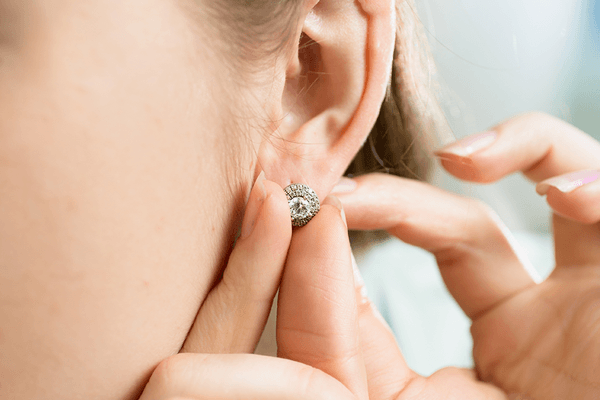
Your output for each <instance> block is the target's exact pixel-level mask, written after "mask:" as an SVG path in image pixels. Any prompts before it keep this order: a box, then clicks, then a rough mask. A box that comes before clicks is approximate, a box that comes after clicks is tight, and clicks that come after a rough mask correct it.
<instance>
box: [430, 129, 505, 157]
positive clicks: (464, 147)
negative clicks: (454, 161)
mask: <svg viewBox="0 0 600 400" xmlns="http://www.w3.org/2000/svg"><path fill="white" fill-rule="evenodd" d="M497 137H498V134H497V133H496V132H494V131H489V132H483V133H478V134H475V135H472V136H467V137H466V138H463V139H461V140H459V141H458V142H455V143H452V144H450V145H448V146H446V147H444V148H442V149H440V150H437V151H436V152H435V154H436V155H438V156H440V155H444V154H453V155H456V156H459V157H469V156H470V155H472V154H474V153H475V152H477V151H479V150H483V149H485V148H486V147H489V146H491V144H492V143H494V142H495V141H496V138H497Z"/></svg>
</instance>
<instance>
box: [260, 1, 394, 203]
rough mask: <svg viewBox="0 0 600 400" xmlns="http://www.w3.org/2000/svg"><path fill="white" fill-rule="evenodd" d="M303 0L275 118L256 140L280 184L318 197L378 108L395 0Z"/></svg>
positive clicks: (264, 163)
mask: <svg viewBox="0 0 600 400" xmlns="http://www.w3.org/2000/svg"><path fill="white" fill-rule="evenodd" d="M306 3H307V4H306V8H305V10H304V13H303V14H302V19H301V26H302V29H301V30H300V29H298V33H297V35H296V37H295V39H296V40H295V41H294V42H292V46H294V47H293V49H291V50H292V52H293V53H292V54H293V57H291V59H290V60H289V61H288V64H287V66H286V82H285V87H284V88H283V91H282V93H281V99H280V101H281V104H280V107H279V108H280V110H281V116H280V117H281V118H280V119H279V120H278V123H277V125H276V126H277V129H276V131H275V132H274V133H273V135H271V136H270V137H269V138H268V139H267V140H264V141H263V142H262V143H261V145H260V148H259V152H258V165H257V168H258V169H262V170H264V171H265V174H266V178H267V179H269V180H272V181H274V182H277V183H278V184H280V185H281V186H282V187H285V186H287V185H289V184H290V183H304V184H307V185H309V186H310V187H311V188H313V189H314V190H315V191H316V192H317V195H318V196H319V198H320V199H321V200H323V198H324V197H325V196H326V195H327V194H328V193H329V191H330V190H331V189H332V187H333V186H334V185H335V184H336V182H337V181H338V180H339V178H340V177H341V175H342V174H343V173H344V171H345V170H346V168H347V166H348V165H349V164H350V162H351V161H352V159H353V158H354V156H355V155H356V153H357V152H358V150H359V149H360V147H361V146H362V145H363V143H364V141H365V140H366V138H367V136H368V134H369V132H370V130H371V128H372V127H373V124H374V123H375V120H376V119H377V116H378V114H379V109H380V107H381V104H382V102H383V99H384V96H385V93H386V89H387V84H388V81H389V78H390V74H391V66H392V60H393V53H394V43H395V32H396V18H395V6H394V0H358V1H348V0H321V1H320V2H319V1H315V0H306ZM315 3H316V4H315ZM300 31H301V32H300ZM258 172H259V171H257V173H258Z"/></svg>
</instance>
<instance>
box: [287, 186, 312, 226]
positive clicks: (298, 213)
mask: <svg viewBox="0 0 600 400" xmlns="http://www.w3.org/2000/svg"><path fill="white" fill-rule="evenodd" d="M283 191H284V192H285V195H286V197H287V200H288V205H289V206H290V216H291V219H292V226H304V225H306V224H308V221H310V220H311V219H312V218H313V217H314V216H315V215H317V213H318V212H319V210H320V209H321V204H320V203H319V198H318V197H317V194H316V193H315V191H314V190H312V189H311V188H310V187H308V186H307V185H304V184H302V183H292V184H291V185H289V186H287V187H286V188H285V189H283Z"/></svg>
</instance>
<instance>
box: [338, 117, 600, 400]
mask: <svg viewBox="0 0 600 400" xmlns="http://www.w3.org/2000/svg"><path fill="white" fill-rule="evenodd" d="M494 132H496V134H497V138H496V137H495V135H494V134H492V133H488V134H484V135H481V136H478V137H476V138H479V139H480V140H479V141H476V140H475V139H474V138H467V139H464V140H463V141H460V142H458V143H456V144H455V145H452V146H450V147H447V148H445V149H442V150H441V151H439V152H438V156H439V157H440V158H441V159H442V165H443V166H444V167H445V168H446V170H448V171H449V172H450V173H451V174H453V175H455V176H456V177H459V178H462V179H465V180H469V181H473V182H481V183H485V182H492V181H495V180H497V179H500V178H502V177H503V176H505V175H507V174H510V173H512V172H515V171H519V170H520V171H522V172H523V173H524V174H525V176H527V177H528V178H529V179H531V180H533V181H534V182H539V183H538V185H537V191H538V193H540V194H545V195H546V196H547V201H548V204H549V205H550V207H551V208H552V209H553V211H554V216H553V222H554V239H555V256H556V269H555V270H554V272H553V273H552V274H551V276H550V277H549V278H548V279H547V280H545V281H544V282H542V283H540V284H536V282H535V281H534V279H533V278H532V277H531V275H530V274H529V273H528V272H527V271H526V263H524V262H523V260H522V259H521V258H520V257H519V256H518V255H517V254H516V253H515V252H514V250H513V248H512V246H511V244H510V238H509V236H508V235H507V234H506V228H505V227H504V226H503V225H502V224H501V222H500V221H499V220H498V218H497V217H496V215H495V214H494V213H493V212H492V211H490V209H489V208H488V207H486V206H485V205H482V204H481V203H479V202H477V201H474V200H470V199H465V198H461V197H459V196H456V195H453V194H449V193H446V192H444V191H442V190H439V189H436V188H434V187H431V186H429V185H426V184H424V183H420V182H415V181H411V180H406V179H400V178H394V177H391V176H384V175H378V174H375V175H370V176H364V177H361V178H358V179H356V181H357V183H358V187H357V189H356V190H354V191H353V192H351V193H346V194H339V197H340V199H341V200H342V202H343V203H344V207H345V210H346V213H347V215H348V225H349V227H350V228H351V229H387V230H388V231H389V232H390V233H391V234H393V235H395V236H397V237H398V238H400V239H401V240H403V241H405V242H407V243H410V244H413V245H416V246H420V247H422V248H424V249H426V250H429V251H430V252H432V253H433V254H434V255H435V257H436V259H437V262H438V265H439V267H440V271H441V274H442V276H443V278H444V281H445V283H446V285H447V287H448V289H449V290H450V292H451V293H452V295H453V296H454V298H455V299H456V300H457V302H458V303H459V305H460V306H461V307H462V309H463V310H464V311H465V313H466V314H467V315H468V316H469V317H470V318H471V319H472V321H473V324H472V329H471V331H472V335H473V340H474V359H475V368H476V373H477V376H478V377H479V378H480V379H482V380H483V381H485V382H491V383H493V384H495V385H496V386H498V387H499V388H501V389H503V390H504V391H505V392H506V393H509V394H511V395H514V396H516V397H511V398H516V399H531V400H546V399H557V400H558V399H561V400H565V399H578V400H584V399H597V398H600V375H599V374H598V371H599V369H600V225H599V222H600V179H597V178H598V176H599V170H600V144H599V143H598V142H596V141H595V140H593V139H592V138H591V137H589V136H587V135H585V134H584V133H582V132H580V131H578V130H577V129H575V128H573V127H572V126H570V125H568V124H566V123H564V122H562V121H559V120H556V119H554V118H551V117H548V116H545V115H541V114H529V115H525V116H521V117H517V118H515V119H512V120H510V121H508V122H506V123H503V124H501V125H499V126H497V127H496V128H494ZM582 171H584V172H582ZM574 172H576V173H577V174H575V175H573V174H572V173H574ZM564 174H567V175H564ZM577 179H579V181H577ZM594 179H596V180H594ZM569 182H570V183H569ZM584 182H588V183H587V184H585V185H583V186H581V187H578V185H580V184H582V183H584ZM569 189H574V190H571V191H569ZM434 377H435V374H434V375H433V376H432V377H431V378H429V381H431V380H432V378H433V379H435V378H434ZM430 384H432V385H433V384H434V383H433V382H430ZM400 398H402V397H401V396H400ZM416 398H418V397H416ZM463 398H473V397H468V396H464V397H463Z"/></svg>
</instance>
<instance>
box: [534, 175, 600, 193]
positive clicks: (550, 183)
mask: <svg viewBox="0 0 600 400" xmlns="http://www.w3.org/2000/svg"><path fill="white" fill-rule="evenodd" d="M599 178H600V171H599V170H591V169H589V170H583V171H577V172H572V173H570V174H565V175H561V176H556V177H554V178H550V179H546V180H545V181H542V182H540V183H538V185H537V187H536V188H535V190H536V192H537V193H538V194H539V195H541V196H543V195H545V194H546V193H548V190H550V188H551V187H555V188H556V189H558V190H560V191H561V192H563V193H570V192H572V191H573V190H575V189H577V188H578V187H581V186H583V185H587V184H588V183H592V182H594V181H597V180H598V179H599Z"/></svg>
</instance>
